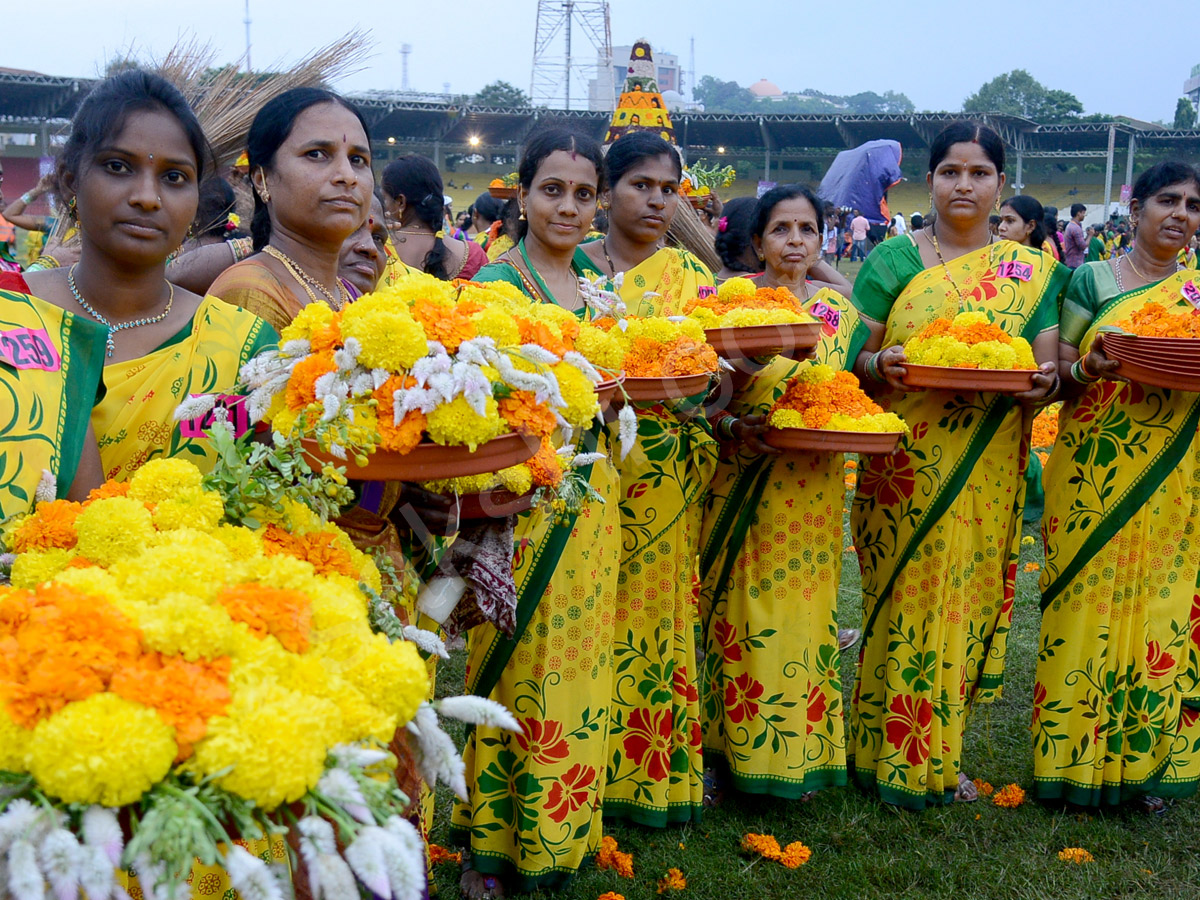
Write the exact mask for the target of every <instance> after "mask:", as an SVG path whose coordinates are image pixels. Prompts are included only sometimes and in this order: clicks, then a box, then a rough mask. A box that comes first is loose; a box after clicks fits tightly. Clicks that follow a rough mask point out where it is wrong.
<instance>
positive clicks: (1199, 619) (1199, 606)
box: [1188, 594, 1200, 646]
mask: <svg viewBox="0 0 1200 900" xmlns="http://www.w3.org/2000/svg"><path fill="white" fill-rule="evenodd" d="M1188 618H1189V619H1190V620H1191V623H1192V643H1193V644H1196V645H1197V646H1200V594H1194V595H1192V613H1191V615H1190V616H1189V617H1188Z"/></svg>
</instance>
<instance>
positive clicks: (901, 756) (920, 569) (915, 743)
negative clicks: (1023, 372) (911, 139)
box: [851, 238, 1069, 809]
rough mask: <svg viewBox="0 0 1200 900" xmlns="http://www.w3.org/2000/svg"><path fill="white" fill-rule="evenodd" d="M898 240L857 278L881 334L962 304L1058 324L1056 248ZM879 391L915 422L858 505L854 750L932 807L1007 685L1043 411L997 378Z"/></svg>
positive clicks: (891, 336)
mask: <svg viewBox="0 0 1200 900" xmlns="http://www.w3.org/2000/svg"><path fill="white" fill-rule="evenodd" d="M900 241H904V243H896V242H900ZM894 243H895V244H896V247H895V249H894V250H889V252H888V253H886V254H884V255H883V256H882V257H881V259H880V261H879V266H878V270H876V269H875V267H873V266H872V263H871V259H872V258H873V257H874V256H875V254H874V253H873V254H872V257H868V260H867V263H866V264H865V265H864V267H863V272H862V273H861V274H860V279H859V282H858V283H856V287H855V293H854V302H855V305H856V306H857V307H858V308H859V309H860V310H861V311H863V313H864V314H865V315H867V316H870V317H871V318H873V319H876V320H877V321H880V322H883V323H885V337H884V341H883V346H885V347H887V346H891V345H895V344H903V343H904V342H905V341H906V340H907V339H908V338H910V337H912V336H914V335H915V334H917V333H919V332H920V331H921V330H922V329H923V328H924V327H925V326H926V325H928V324H929V323H930V322H932V321H933V320H934V319H937V318H939V317H953V316H954V315H956V314H957V313H958V312H959V311H960V308H961V309H963V310H969V311H974V310H986V311H987V312H988V313H989V314H990V315H991V317H992V319H993V321H995V323H996V324H997V325H999V326H1000V327H1001V328H1003V329H1004V330H1005V331H1006V332H1007V333H1008V334H1010V335H1013V336H1014V337H1015V336H1021V337H1024V338H1026V339H1027V340H1029V341H1031V342H1032V341H1033V339H1034V338H1035V337H1036V336H1037V335H1038V334H1040V333H1041V332H1043V331H1046V330H1048V329H1053V328H1055V327H1056V325H1057V322H1058V297H1059V294H1060V293H1061V292H1062V289H1063V287H1064V286H1065V283H1066V281H1067V278H1068V277H1069V270H1066V269H1064V268H1062V267H1061V266H1059V265H1058V263H1056V262H1055V261H1054V260H1052V259H1050V258H1049V257H1046V256H1045V255H1043V254H1041V253H1039V252H1037V251H1035V250H1031V249H1029V248H1026V247H1022V246H1020V245H1018V244H1015V243H1013V242H1011V241H1001V242H999V243H997V244H993V245H990V246H988V247H984V248H983V249H981V250H979V251H975V252H973V253H969V254H966V255H964V256H962V257H959V258H957V259H953V260H950V261H948V263H947V265H946V266H945V267H942V266H936V267H933V268H929V269H925V268H923V265H922V263H921V259H920V254H919V252H918V251H917V249H916V246H915V244H913V243H912V242H911V241H909V240H908V239H907V238H904V239H901V238H895V239H893V240H892V241H888V242H887V243H886V244H884V245H883V246H884V247H889V245H893V244H894ZM906 245H907V246H906ZM881 249H882V248H881ZM876 252H878V251H876ZM1006 263H1007V264H1008V265H1005V264H1006ZM1014 264H1015V265H1014ZM947 270H948V271H949V274H948V272H947ZM862 275H866V276H867V277H866V278H863V277H862ZM951 279H952V280H951ZM889 292H890V297H889ZM879 401H880V403H881V404H882V405H884V406H885V407H886V408H888V409H889V410H890V411H892V412H895V413H897V414H898V415H900V416H901V418H903V419H904V420H905V421H906V422H907V423H908V425H909V427H910V428H911V429H912V433H911V434H910V435H908V436H907V437H906V438H904V439H903V440H902V441H901V445H900V448H899V450H898V451H897V453H896V454H895V455H894V456H874V457H871V458H870V459H869V460H868V461H867V462H865V463H862V464H860V465H861V468H860V471H859V478H858V490H857V492H856V494H855V497H854V505H853V512H852V516H851V520H852V526H853V531H854V544H855V547H856V548H857V550H858V557H859V564H860V567H861V569H862V586H863V614H864V628H863V648H862V652H861V655H860V662H859V674H858V682H857V685H856V690H855V695H854V700H853V711H852V713H853V714H852V730H853V736H852V745H853V748H852V749H853V753H854V757H855V759H854V766H855V778H856V780H857V781H858V782H859V783H860V784H861V785H863V786H864V787H868V788H873V789H875V790H877V791H878V792H879V794H880V796H881V797H882V798H883V799H884V800H886V801H888V802H891V803H896V804H898V805H901V806H906V807H910V808H917V809H919V808H923V807H925V806H926V805H928V804H930V803H943V802H947V801H948V800H950V799H951V798H952V797H953V794H954V790H955V789H956V787H957V779H958V773H959V770H960V764H961V752H962V736H963V729H964V725H965V718H966V713H967V710H968V708H969V707H970V705H972V704H973V703H976V702H987V701H990V700H993V699H995V698H996V697H997V696H999V693H1000V689H1001V685H1002V682H1003V672H1004V656H1005V651H1006V646H1007V635H1008V630H1009V625H1010V622H1011V618H1012V605H1013V601H1014V599H1015V587H1016V566H1017V558H1018V556H1019V547H1020V537H1021V510H1022V504H1023V501H1024V493H1025V485H1024V472H1025V466H1026V460H1027V458H1028V453H1029V429H1030V421H1029V420H1028V418H1027V417H1026V416H1025V415H1024V413H1023V411H1022V410H1021V408H1020V407H1018V406H1017V404H1016V403H1015V401H1013V400H1012V399H1011V398H1010V397H1007V396H1002V395H997V394H992V393H973V392H958V391H915V392H898V391H892V390H885V391H882V392H881V393H880V396H879Z"/></svg>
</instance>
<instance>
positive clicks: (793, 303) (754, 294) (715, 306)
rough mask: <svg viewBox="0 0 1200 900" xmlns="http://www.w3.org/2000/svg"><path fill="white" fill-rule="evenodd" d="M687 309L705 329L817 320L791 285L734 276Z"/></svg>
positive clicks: (696, 299)
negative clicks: (764, 283)
mask: <svg viewBox="0 0 1200 900" xmlns="http://www.w3.org/2000/svg"><path fill="white" fill-rule="evenodd" d="M683 311H684V313H685V314H686V315H687V316H688V317H689V318H692V319H695V320H696V321H697V322H699V323H700V324H701V325H703V326H704V327H705V328H740V327H745V326H752V325H793V324H797V323H801V322H812V321H814V319H813V317H812V316H810V315H809V314H808V313H807V312H806V311H805V310H804V307H803V306H802V305H801V304H800V301H799V300H798V299H797V297H796V295H795V294H793V293H792V292H791V291H789V290H788V289H787V288H785V287H779V288H771V287H755V284H754V282H753V281H751V280H750V279H749V278H730V279H729V280H728V281H726V282H724V283H723V284H722V285H721V286H720V287H719V288H718V289H717V293H716V294H709V295H708V296H707V297H693V298H692V299H690V300H688V302H687V303H686V304H685V305H684V309H683Z"/></svg>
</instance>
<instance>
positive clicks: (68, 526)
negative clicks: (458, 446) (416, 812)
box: [0, 459, 516, 900]
mask: <svg viewBox="0 0 1200 900" xmlns="http://www.w3.org/2000/svg"><path fill="white" fill-rule="evenodd" d="M258 514H259V516H260V519H261V524H260V526H259V527H257V528H249V527H246V526H245V525H237V524H233V523H232V522H231V521H229V520H228V518H227V516H226V508H225V503H224V501H223V498H222V495H221V493H219V492H218V491H217V490H214V489H211V487H210V486H209V485H208V484H206V482H205V481H204V479H203V478H202V476H201V473H200V472H199V470H198V469H196V467H195V466H193V465H192V464H191V463H188V462H185V461H182V460H175V459H164V460H156V461H152V462H149V463H147V464H146V465H145V466H143V467H142V468H141V469H140V470H139V471H138V472H137V473H136V474H135V475H134V477H133V478H132V479H131V480H130V481H129V482H128V483H127V484H120V483H116V482H109V483H107V484H105V485H104V486H103V487H101V488H99V489H97V490H96V491H94V492H93V493H92V495H91V496H90V497H89V498H88V500H87V501H85V502H83V503H74V502H71V501H67V500H52V501H43V502H41V503H39V504H38V505H37V506H36V508H35V510H34V512H33V513H31V514H30V515H27V516H24V517H22V518H20V519H17V520H14V521H11V522H9V523H7V524H6V526H5V528H4V532H3V539H4V545H5V549H6V550H8V551H10V552H11V553H13V554H15V558H14V559H13V562H12V565H11V572H10V577H11V584H9V585H3V586H0V648H2V650H3V652H0V783H2V784H4V786H5V788H4V789H5V799H4V804H3V806H2V807H0V808H2V809H3V812H2V813H0V844H2V847H0V849H4V850H7V853H8V857H7V858H8V873H9V878H8V886H9V888H10V889H11V891H12V895H13V896H14V897H16V898H17V900H32V898H41V897H42V896H43V894H44V890H45V887H44V886H45V884H46V883H49V884H50V885H51V887H52V888H53V890H54V892H55V894H56V895H57V896H59V897H73V896H76V895H77V894H78V891H79V890H80V889H82V890H83V891H84V892H86V895H87V896H88V897H89V898H91V900H103V898H109V897H121V896H124V893H123V890H122V889H121V888H119V887H118V884H117V881H116V872H115V869H114V867H131V866H136V870H137V873H138V877H139V879H140V882H141V888H142V891H143V893H144V894H145V895H146V896H147V897H172V896H182V895H184V894H185V892H186V890H187V889H186V886H185V882H186V881H187V878H188V876H189V873H190V871H191V868H192V863H193V860H194V859H199V860H200V861H201V862H202V863H204V864H206V865H214V864H217V863H218V862H219V863H220V864H221V865H223V866H224V867H225V868H226V870H227V871H228V873H229V876H230V879H231V881H232V883H233V886H234V887H235V889H237V890H238V891H240V892H241V894H242V896H244V897H255V898H260V897H261V898H275V897H282V893H281V890H282V886H281V884H280V883H279V879H280V878H286V877H287V875H286V870H284V871H282V872H277V871H273V870H271V869H270V868H269V867H268V866H267V864H266V863H264V862H262V861H261V860H259V859H257V858H256V857H254V856H252V855H251V854H249V853H247V852H246V851H245V850H242V849H241V848H240V847H237V846H236V845H234V844H233V838H234V837H235V836H239V835H240V836H242V837H247V838H255V837H259V836H262V837H268V836H271V835H280V834H283V833H285V832H286V831H288V830H289V828H292V827H294V828H295V829H296V830H297V831H298V834H299V846H300V853H301V856H302V857H303V859H304V862H305V864H306V868H307V870H308V874H309V877H310V879H311V880H313V881H315V882H319V883H322V884H324V883H326V879H329V881H328V883H329V884H349V885H353V884H354V881H355V879H357V880H358V881H359V882H360V883H362V884H363V885H364V886H365V887H367V888H369V889H370V890H372V891H373V892H374V893H375V894H378V895H382V896H389V897H394V898H401V897H403V898H410V897H411V898H415V897H419V896H421V890H422V885H423V883H424V879H423V875H424V848H423V843H422V839H421V837H420V834H419V833H418V832H417V831H416V829H415V828H413V826H412V825H411V824H409V823H408V822H407V821H406V820H405V819H404V818H403V815H402V814H403V812H404V811H405V809H406V807H407V806H408V804H409V799H410V798H408V797H406V796H405V795H404V794H403V793H402V792H401V791H400V790H399V789H398V788H397V787H396V783H395V781H394V779H392V778H390V772H389V766H390V767H391V768H394V767H395V759H394V758H393V757H391V755H390V753H388V751H387V749H386V748H387V745H388V742H389V741H390V740H391V739H392V737H393V736H394V735H395V733H396V730H397V728H400V727H404V726H407V727H408V729H409V730H410V731H411V732H413V734H414V735H415V736H416V737H417V739H418V746H419V753H418V756H419V758H420V760H421V765H422V770H423V772H424V773H425V775H426V777H427V779H429V780H430V781H434V780H436V779H439V778H440V779H441V780H444V781H446V782H448V783H449V784H451V786H452V787H454V788H455V789H456V790H458V791H459V793H460V794H463V795H464V796H465V785H463V784H462V763H461V761H460V760H458V758H457V755H456V754H455V753H454V748H453V744H452V743H451V742H450V739H449V738H448V737H447V736H446V735H445V734H444V732H442V731H441V729H440V728H439V727H438V721H437V711H435V708H434V707H432V706H430V705H429V704H427V703H425V697H426V694H427V691H428V676H427V674H426V669H425V664H424V662H423V660H422V658H421V655H420V653H419V652H418V649H417V645H416V644H415V643H413V642H412V641H410V640H405V639H404V638H405V637H409V636H411V637H413V638H416V637H417V635H416V634H414V633H412V631H410V632H409V633H408V634H405V631H406V628H405V626H402V625H401V624H400V623H399V620H398V619H396V616H395V612H394V610H392V609H391V608H390V606H388V605H387V604H386V603H383V602H382V601H381V600H380V598H379V596H378V592H379V591H380V590H381V588H382V581H381V577H380V573H379V571H378V570H377V569H376V567H375V565H374V564H373V563H372V561H371V560H370V559H369V558H368V557H367V556H365V555H364V554H362V553H361V552H359V551H358V550H357V549H356V548H355V547H354V545H353V544H352V543H351V542H350V540H349V538H348V537H347V536H346V535H345V534H344V533H343V532H341V531H340V530H339V529H337V528H336V527H335V526H333V525H331V524H328V523H326V522H323V521H322V520H321V519H320V518H319V517H317V516H316V515H315V514H314V513H312V512H311V511H310V510H308V509H307V507H304V506H303V505H301V504H299V503H296V502H295V501H290V500H285V501H284V502H282V503H280V504H279V506H278V507H277V508H271V509H267V508H263V509H260V510H258ZM413 631H415V630H413ZM389 634H390V635H391V637H389ZM393 637H394V638H396V639H392V638H393ZM443 652H444V651H443ZM479 699H480V698H469V699H468V698H448V699H447V700H444V701H442V702H441V704H440V711H441V712H442V713H443V714H446V715H454V716H456V717H459V718H463V719H466V720H468V721H472V720H474V721H490V722H493V723H496V724H501V725H502V726H503V727H516V722H515V721H514V720H512V717H511V716H510V715H509V714H508V713H507V711H506V710H504V709H503V707H500V706H498V705H497V704H494V703H491V701H484V702H483V703H482V704H480V703H479V702H478V701H479ZM118 808H129V809H130V810H131V812H132V813H133V815H132V820H133V822H134V827H133V832H132V836H131V838H130V840H129V841H128V843H126V842H125V840H124V837H123V834H122V828H121V826H120V824H119V823H118V819H117V815H116V810H117V809H118ZM227 829H228V830H227ZM339 846H341V847H344V848H345V849H344V852H343V851H339V849H338V848H339Z"/></svg>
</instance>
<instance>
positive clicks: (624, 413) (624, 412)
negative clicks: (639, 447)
mask: <svg viewBox="0 0 1200 900" xmlns="http://www.w3.org/2000/svg"><path fill="white" fill-rule="evenodd" d="M617 433H618V436H619V437H620V439H621V459H624V458H625V457H627V456H628V455H629V451H630V450H632V449H633V445H634V444H636V443H637V413H636V412H634V409H633V405H632V404H630V403H626V404H625V405H624V406H622V407H621V411H620V412H619V413H617Z"/></svg>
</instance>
